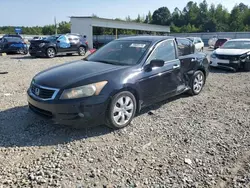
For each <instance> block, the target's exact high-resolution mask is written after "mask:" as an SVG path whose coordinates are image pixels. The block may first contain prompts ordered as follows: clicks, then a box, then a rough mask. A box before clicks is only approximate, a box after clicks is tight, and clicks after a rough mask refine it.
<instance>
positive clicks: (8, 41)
mask: <svg viewBox="0 0 250 188" xmlns="http://www.w3.org/2000/svg"><path fill="white" fill-rule="evenodd" d="M0 52H1V53H21V54H27V53H28V46H27V44H26V43H25V42H24V41H23V39H22V38H19V37H7V36H4V37H3V38H2V39H1V40H0Z"/></svg>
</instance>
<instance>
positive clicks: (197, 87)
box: [193, 73, 204, 93]
mask: <svg viewBox="0 0 250 188" xmlns="http://www.w3.org/2000/svg"><path fill="white" fill-rule="evenodd" d="M203 84H204V77H203V75H202V74H200V73H199V74H197V75H196V77H195V79H194V83H193V90H194V91H195V92H196V93H199V92H200V91H201V90H202V87H203Z"/></svg>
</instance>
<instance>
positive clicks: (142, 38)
mask: <svg viewBox="0 0 250 188" xmlns="http://www.w3.org/2000/svg"><path fill="white" fill-rule="evenodd" d="M164 39H174V37H172V36H134V37H124V38H120V39H118V40H140V41H150V42H157V41H161V40H164Z"/></svg>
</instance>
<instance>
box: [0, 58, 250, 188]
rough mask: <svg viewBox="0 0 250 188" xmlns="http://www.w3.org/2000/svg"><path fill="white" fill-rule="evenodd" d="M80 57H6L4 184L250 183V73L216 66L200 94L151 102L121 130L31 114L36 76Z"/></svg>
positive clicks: (1, 106)
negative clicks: (69, 124)
mask: <svg viewBox="0 0 250 188" xmlns="http://www.w3.org/2000/svg"><path fill="white" fill-rule="evenodd" d="M77 59H80V57H79V56H72V57H57V58H54V59H45V58H41V59H39V58H38V59H34V58H30V57H29V56H24V57H23V56H21V55H11V56H6V57H0V72H4V71H7V72H8V74H0V83H1V86H0V188H1V187H65V188H66V187H107V188H111V187H176V188H177V187H178V188H180V187H216V188H217V187H218V188H228V187H242V188H243V187H244V188H245V187H250V108H249V106H250V73H245V72H238V73H232V72H226V71H221V70H212V71H211V73H210V75H209V78H208V80H207V83H206V86H205V88H204V90H203V92H202V93H201V94H200V95H199V96H195V97H189V96H188V95H181V96H179V97H175V98H173V99H171V100H168V101H164V102H162V103H158V104H156V105H153V106H152V107H150V108H147V109H144V110H143V111H142V112H141V113H140V114H139V115H138V116H137V117H136V118H135V119H134V120H133V122H132V124H131V126H129V127H127V128H124V129H122V130H118V131H112V130H111V129H109V128H107V127H105V126H99V127H95V128H89V129H83V130H73V129H70V128H66V127H63V126H59V125H53V124H52V123H51V122H49V121H48V120H45V119H42V118H40V117H39V116H37V115H34V114H33V113H31V112H29V111H28V108H27V102H26V89H27V87H28V86H29V83H30V81H31V79H32V77H33V76H34V75H35V74H36V73H37V72H39V71H41V70H44V69H46V68H48V67H51V66H54V65H58V64H61V63H64V62H67V61H72V60H77Z"/></svg>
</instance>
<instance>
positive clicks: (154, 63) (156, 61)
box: [149, 59, 165, 68]
mask: <svg viewBox="0 0 250 188" xmlns="http://www.w3.org/2000/svg"><path fill="white" fill-rule="evenodd" d="M164 63H165V62H164V61H163V60H160V59H153V60H151V61H150V64H149V65H150V67H151V68H153V67H163V65H164Z"/></svg>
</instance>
